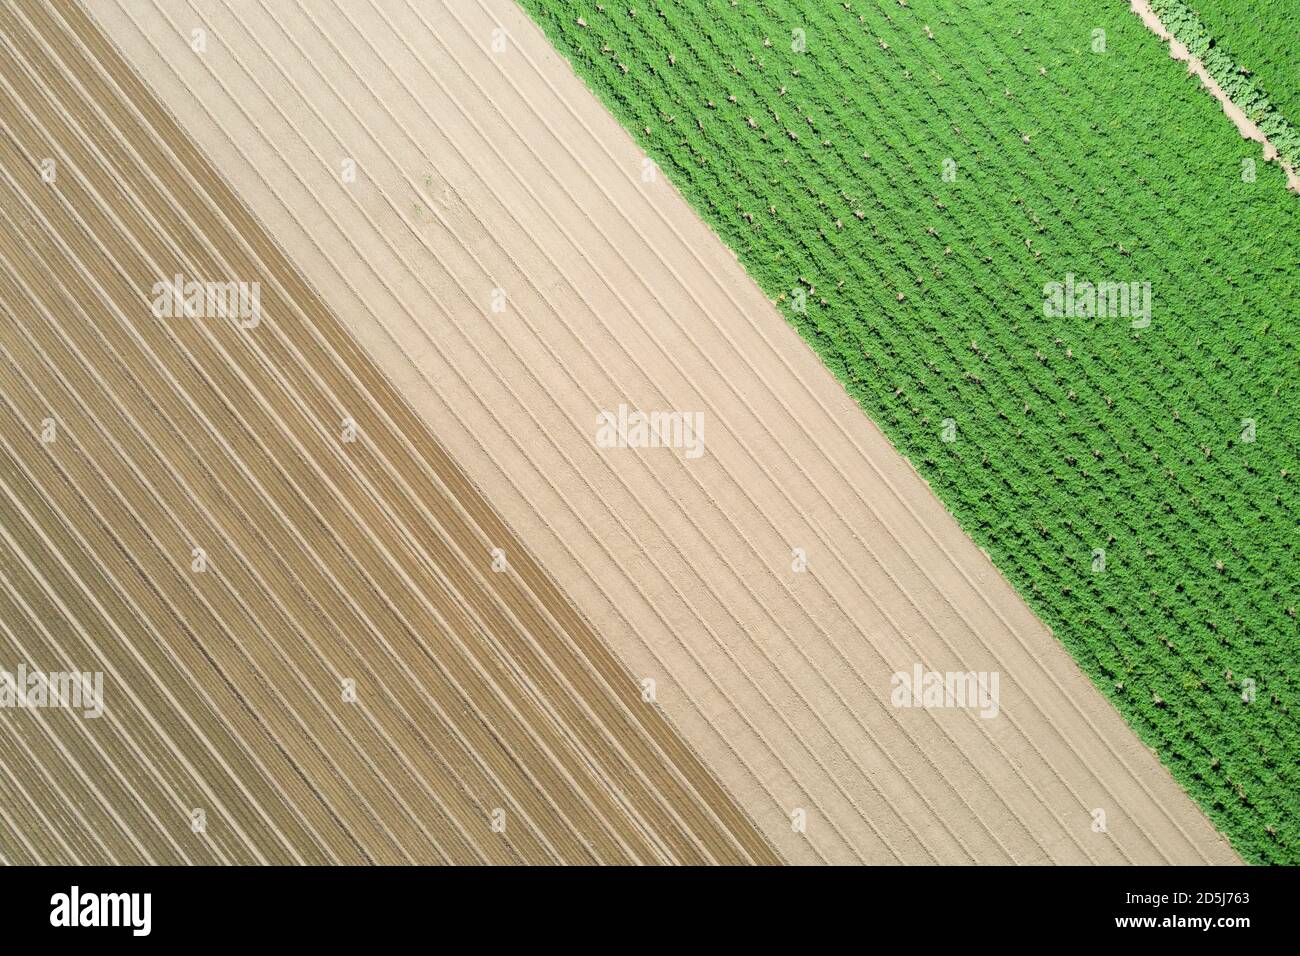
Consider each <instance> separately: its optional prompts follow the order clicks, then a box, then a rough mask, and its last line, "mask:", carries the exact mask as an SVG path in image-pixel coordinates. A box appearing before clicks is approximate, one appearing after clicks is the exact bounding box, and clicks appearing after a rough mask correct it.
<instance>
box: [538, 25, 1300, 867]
mask: <svg viewBox="0 0 1300 956" xmlns="http://www.w3.org/2000/svg"><path fill="white" fill-rule="evenodd" d="M521 2H522V4H523V6H524V7H525V8H526V9H527V10H528V11H529V12H530V13H531V14H532V15H533V16H534V18H535V19H536V20H537V21H538V22H539V23H540V24H541V26H542V27H543V29H544V30H545V31H546V32H547V34H548V35H549V36H550V38H551V40H552V42H553V43H554V44H555V45H556V46H557V47H558V48H559V49H560V50H561V51H562V52H563V53H564V54H565V55H567V56H568V57H569V58H570V60H571V61H572V62H573V64H574V66H575V68H576V69H577V70H578V72H579V73H580V74H581V75H582V76H583V77H584V78H585V79H586V81H587V82H588V83H589V84H590V86H591V87H592V88H593V89H594V90H595V91H596V92H597V94H598V95H599V96H600V97H601V98H602V99H603V100H604V102H605V103H606V104H607V105H608V107H609V108H610V109H611V110H612V111H613V113H614V114H615V115H616V116H617V117H619V119H620V120H621V121H622V122H623V123H624V125H625V126H626V127H627V128H628V129H629V130H630V131H631V132H632V134H633V135H634V136H635V137H636V138H637V139H638V141H639V142H640V143H641V144H642V146H643V148H644V149H645V150H646V152H647V154H648V155H649V156H651V157H653V159H654V160H655V161H656V162H657V163H658V164H659V165H660V166H661V167H662V168H663V170H664V171H665V172H666V173H667V174H668V176H669V177H670V178H671V179H672V181H673V182H674V183H675V184H676V186H677V187H678V188H679V189H680V190H681V191H682V193H683V194H684V195H685V196H686V197H687V198H688V199H689V200H690V202H691V203H692V204H693V205H694V206H695V207H696V209H697V210H698V211H699V213H700V214H701V215H702V216H703V217H704V219H705V220H706V221H707V222H708V223H710V224H711V226H712V227H713V228H714V229H715V230H716V231H717V233H718V234H719V235H720V236H721V237H722V238H723V239H724V240H725V241H726V242H727V243H728V244H730V245H731V246H732V248H733V249H735V251H736V252H737V254H738V255H739V256H740V259H741V261H742V262H743V263H744V265H745V267H746V268H747V269H748V270H749V272H750V274H751V275H752V276H754V278H755V279H756V281H757V282H758V283H759V284H760V285H761V286H762V287H763V288H764V289H765V290H766V292H767V293H768V295H769V296H770V297H771V298H772V299H773V300H774V301H776V302H777V303H778V305H779V307H780V308H781V309H782V310H783V311H784V312H785V313H786V314H787V315H788V317H789V319H790V321H791V322H792V323H793V324H794V325H795V326H796V327H797V328H798V330H799V332H800V333H801V334H802V335H803V336H804V338H805V339H806V340H807V341H808V342H809V344H810V345H811V346H812V347H813V348H814V349H816V350H817V352H818V353H819V354H820V355H821V356H822V358H823V360H824V361H825V363H826V365H827V366H828V367H829V368H830V369H831V370H832V371H833V372H834V373H835V374H836V375H837V376H839V378H840V379H841V380H842V381H843V383H844V385H845V387H846V388H847V389H848V390H849V391H850V393H851V394H852V395H853V396H854V397H855V398H856V399H857V400H858V401H859V402H860V404H861V405H862V407H863V409H864V410H865V411H866V413H867V414H869V415H870V416H871V417H872V418H874V419H875V420H876V421H877V422H878V423H879V424H880V425H881V426H882V427H883V428H884V429H885V431H886V432H887V434H888V435H889V436H890V438H891V440H892V441H893V442H894V443H895V445H896V446H897V447H898V448H899V449H900V450H901V451H902V452H903V453H904V454H906V455H907V456H908V457H909V458H910V459H911V461H912V462H913V463H914V464H915V465H916V467H917V468H918V469H919V470H920V471H921V473H922V474H923V475H924V476H925V477H926V478H927V479H928V480H929V481H930V483H931V485H932V486H933V488H934V490H935V491H936V493H937V494H938V495H939V496H940V497H941V498H942V499H943V501H944V502H945V503H946V505H947V506H948V507H949V508H950V509H951V511H952V512H953V513H954V514H955V515H956V517H957V519H958V520H959V521H960V522H961V524H962V525H963V527H964V528H965V529H966V530H967V531H968V533H969V534H970V535H971V536H972V537H973V538H974V539H975V540H976V541H977V542H978V543H979V544H981V545H983V546H984V547H985V548H987V550H988V552H989V553H990V554H991V555H992V557H993V560H994V561H995V562H996V563H997V565H998V566H999V567H1000V568H1001V569H1002V571H1003V573H1005V574H1006V575H1007V577H1008V578H1009V579H1010V580H1011V581H1012V582H1013V583H1014V584H1015V585H1016V586H1017V587H1018V588H1019V590H1020V591H1021V593H1022V594H1023V595H1024V596H1025V598H1026V599H1027V600H1028V601H1029V603H1030V604H1031V606H1033V608H1034V609H1035V610H1036V611H1037V612H1038V613H1039V614H1040V615H1041V617H1042V618H1043V620H1044V621H1046V622H1047V624H1048V625H1049V626H1050V627H1051V628H1052V629H1053V630H1054V632H1055V634H1056V635H1057V637H1058V638H1059V639H1060V640H1061V641H1062V642H1064V644H1065V645H1066V646H1067V647H1068V648H1069V650H1070V651H1071V652H1072V653H1073V655H1074V657H1075V659H1076V660H1077V661H1078V662H1079V664H1080V665H1081V666H1082V667H1083V668H1084V669H1085V670H1086V671H1087V673H1088V674H1089V675H1090V676H1091V677H1092V679H1093V680H1094V681H1095V682H1096V683H1097V685H1098V686H1099V687H1100V688H1101V689H1102V690H1103V691H1104V692H1105V693H1106V694H1107V695H1108V696H1109V698H1110V699H1111V700H1112V701H1113V702H1114V704H1115V706H1116V707H1117V708H1118V709H1119V710H1120V712H1121V713H1122V714H1123V715H1124V716H1125V718H1126V719H1127V720H1128V721H1129V722H1130V723H1131V724H1132V726H1133V727H1134V728H1135V729H1136V731H1137V732H1138V734H1139V735H1140V736H1141V738H1142V739H1143V740H1144V741H1146V742H1147V743H1148V744H1149V745H1150V746H1152V747H1153V748H1155V749H1156V750H1157V751H1158V752H1159V754H1160V756H1161V758H1162V759H1163V760H1164V762H1165V764H1166V765H1167V766H1168V767H1169V768H1170V770H1171V771H1172V772H1173V774H1174V775H1175V776H1176V777H1177V779H1178V780H1179V781H1180V782H1181V783H1182V784H1183V785H1184V786H1185V787H1186V788H1187V790H1188V792H1189V793H1190V794H1191V795H1192V796H1193V798H1194V799H1195V800H1197V801H1198V802H1199V803H1200V805H1201V806H1202V807H1203V808H1204V809H1205V811H1206V812H1207V813H1208V814H1209V816H1210V817H1211V818H1212V819H1213V820H1214V822H1215V823H1216V825H1217V826H1218V827H1219V828H1220V829H1221V830H1222V831H1223V832H1224V833H1225V834H1227V835H1228V836H1229V837H1230V838H1231V840H1232V842H1233V844H1234V845H1235V846H1236V848H1237V849H1238V851H1239V852H1240V853H1242V854H1243V856H1244V857H1245V858H1246V859H1248V860H1251V861H1254V862H1260V863H1265V862H1267V863H1289V864H1297V863H1300V686H1298V683H1297V682H1298V681H1300V632H1298V630H1297V629H1298V628H1300V621H1298V620H1297V609H1298V607H1300V563H1298V562H1297V544H1298V543H1300V525H1298V523H1297V517H1298V515H1297V506H1298V504H1300V496H1298V495H1297V484H1296V482H1297V478H1298V477H1300V476H1298V474H1297V472H1300V459H1298V456H1297V451H1298V450H1300V442H1298V440H1297V426H1296V422H1295V415H1296V409H1297V408H1300V395H1298V394H1297V384H1300V329H1298V328H1297V302H1298V301H1300V268H1298V267H1297V239H1298V238H1300V199H1297V197H1296V196H1294V195H1293V194H1290V193H1288V192H1287V191H1286V190H1285V184H1284V180H1283V176H1282V174H1281V172H1280V170H1279V169H1278V168H1277V167H1276V166H1275V165H1273V164H1265V163H1263V162H1262V160H1261V159H1260V155H1261V154H1260V148H1259V146H1258V144H1254V143H1249V142H1247V141H1245V140H1243V139H1242V138H1241V137H1239V136H1238V135H1237V133H1236V131H1235V130H1234V129H1233V128H1232V125H1231V123H1230V122H1229V121H1228V120H1227V119H1226V118H1225V117H1224V116H1223V114H1222V112H1221V110H1220V108H1219V106H1218V104H1216V103H1215V102H1214V101H1213V99H1212V98H1211V97H1210V96H1209V95H1207V94H1206V93H1205V92H1204V91H1202V90H1201V89H1200V88H1199V85H1198V84H1197V83H1196V81H1195V80H1194V79H1190V78H1189V77H1188V76H1187V73H1186V69H1185V68H1184V67H1182V66H1180V65H1179V64H1176V63H1174V62H1173V61H1172V60H1171V59H1169V56H1168V52H1167V48H1166V47H1165V46H1164V45H1163V44H1162V43H1160V42H1159V41H1158V40H1157V39H1156V38H1155V37H1153V36H1152V35H1151V34H1150V33H1148V32H1147V30H1146V29H1145V28H1144V27H1143V25H1142V23H1141V22H1140V21H1139V20H1138V19H1137V17H1135V16H1134V15H1132V14H1131V13H1130V12H1129V11H1128V8H1127V4H1126V3H1123V2H1118V0H1074V2H1071V3H1054V4H1043V3H1039V2H1037V0H943V2H936V0H906V4H904V3H903V2H902V0H880V2H867V0H848V2H841V0H833V2H832V0H825V2H819V3H808V2H787V0H735V2H726V0H724V2H705V0H659V2H644V0H621V2H618V3H615V2H606V3H604V5H603V7H602V6H601V5H600V4H598V3H596V2H594V0H574V2H567V0H521ZM1222 5H1227V0H1223V4H1222ZM580 21H581V22H580ZM1098 31H1104V35H1103V33H1102V32H1098ZM1260 42H1262V43H1266V42H1267V38H1266V37H1260ZM1242 46H1243V49H1245V48H1246V46H1247V45H1246V44H1245V43H1243V44H1242ZM1247 160H1252V161H1254V162H1253V163H1250V162H1246V161H1247ZM1252 166H1253V167H1257V169H1256V170H1255V173H1256V175H1253V176H1252V175H1251V174H1250V170H1251V168H1252ZM1085 283H1088V284H1091V285H1085ZM1098 283H1116V284H1117V283H1125V284H1126V285H1125V286H1124V292H1125V293H1128V294H1127V295H1125V296H1121V295H1120V294H1119V288H1118V286H1110V287H1109V288H1108V294H1107V295H1103V296H1100V297H1099V296H1097V295H1096V294H1095V292H1096V289H1095V285H1096V284H1098ZM1128 283H1135V285H1127V284H1128ZM1148 284H1149V285H1148ZM1090 289H1091V290H1092V292H1091V293H1090V291H1089V290H1090ZM1148 293H1149V299H1148V298H1147V295H1148ZM1148 305H1149V308H1147V307H1146V306H1148ZM948 420H950V421H948ZM948 439H951V440H948Z"/></svg>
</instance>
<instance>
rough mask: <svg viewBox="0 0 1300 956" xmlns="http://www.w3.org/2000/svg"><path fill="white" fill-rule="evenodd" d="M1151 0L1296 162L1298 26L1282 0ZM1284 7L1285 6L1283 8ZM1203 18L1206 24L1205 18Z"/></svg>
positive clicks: (1299, 137)
mask: <svg viewBox="0 0 1300 956" xmlns="http://www.w3.org/2000/svg"><path fill="white" fill-rule="evenodd" d="M1197 7H1198V9H1199V13H1200V15H1199V16H1198V12H1197V11H1195V10H1193V9H1192V8H1191V7H1190V6H1188V5H1187V4H1186V3H1184V2H1183V0H1151V11H1152V12H1153V13H1154V14H1155V15H1156V16H1158V17H1159V18H1160V20H1161V22H1162V23H1164V25H1165V28H1166V29H1167V30H1168V31H1169V33H1170V34H1171V35H1172V36H1173V37H1174V38H1175V39H1176V40H1178V41H1179V42H1180V43H1182V44H1183V45H1184V46H1185V47H1187V51H1188V52H1189V53H1190V54H1191V55H1192V56H1194V57H1196V58H1197V59H1199V60H1200V61H1201V63H1203V64H1204V65H1205V69H1206V72H1208V73H1209V74H1210V76H1212V77H1213V78H1214V79H1215V81H1216V82H1217V83H1218V84H1219V86H1220V87H1222V88H1223V91H1224V92H1225V93H1226V94H1227V95H1228V98H1229V99H1231V100H1232V102H1233V103H1235V104H1236V105H1237V106H1240V107H1241V109H1242V112H1244V113H1245V114H1246V115H1247V116H1248V117H1249V118H1250V119H1251V120H1253V121H1254V123H1255V125H1256V126H1258V127H1259V131H1260V132H1261V133H1263V134H1264V135H1265V136H1266V137H1267V138H1268V141H1269V142H1270V143H1272V144H1273V145H1274V146H1275V147H1276V148H1277V151H1278V154H1279V155H1280V156H1281V157H1282V158H1283V159H1284V160H1286V161H1287V162H1288V163H1289V164H1290V165H1291V167H1292V168H1293V169H1294V168H1296V167H1297V166H1300V129H1297V127H1296V125H1295V120H1296V119H1297V118H1300V26H1297V23H1296V16H1295V15H1296V11H1295V7H1294V4H1290V3H1287V2H1285V0H1198V2H1197ZM1288 7H1289V9H1288ZM1207 16H1208V18H1209V19H1208V22H1207V19H1206V18H1207Z"/></svg>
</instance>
